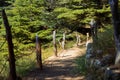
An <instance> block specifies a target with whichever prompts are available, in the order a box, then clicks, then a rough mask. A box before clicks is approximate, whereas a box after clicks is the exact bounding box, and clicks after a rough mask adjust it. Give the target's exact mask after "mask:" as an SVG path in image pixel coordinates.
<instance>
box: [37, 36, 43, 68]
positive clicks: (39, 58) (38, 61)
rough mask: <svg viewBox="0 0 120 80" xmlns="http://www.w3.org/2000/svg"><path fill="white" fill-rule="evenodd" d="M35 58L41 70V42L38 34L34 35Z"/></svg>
mask: <svg viewBox="0 0 120 80" xmlns="http://www.w3.org/2000/svg"><path fill="white" fill-rule="evenodd" d="M36 58H37V64H38V66H39V68H40V70H42V52H41V43H40V41H39V37H38V35H36Z"/></svg>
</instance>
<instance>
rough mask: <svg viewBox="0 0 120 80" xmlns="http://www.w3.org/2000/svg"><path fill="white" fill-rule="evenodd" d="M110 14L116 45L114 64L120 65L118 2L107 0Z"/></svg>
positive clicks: (116, 0)
mask: <svg viewBox="0 0 120 80" xmlns="http://www.w3.org/2000/svg"><path fill="white" fill-rule="evenodd" d="M109 3H110V7H111V13H112V21H113V27H114V39H115V44H116V52H117V54H116V59H115V64H120V26H119V25H120V21H119V14H118V0H109Z"/></svg>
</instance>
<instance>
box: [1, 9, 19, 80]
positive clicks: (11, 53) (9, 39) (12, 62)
mask: <svg viewBox="0 0 120 80" xmlns="http://www.w3.org/2000/svg"><path fill="white" fill-rule="evenodd" d="M2 18H3V22H4V26H5V29H6V38H7V42H8V50H9V67H10V72H9V80H16V79H17V76H16V67H15V55H14V51H13V43H12V34H11V28H10V26H9V23H8V19H7V15H6V13H5V10H4V9H3V10H2Z"/></svg>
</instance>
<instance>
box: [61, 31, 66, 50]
mask: <svg viewBox="0 0 120 80" xmlns="http://www.w3.org/2000/svg"><path fill="white" fill-rule="evenodd" d="M65 37H66V32H64V33H63V41H62V48H63V49H65Z"/></svg>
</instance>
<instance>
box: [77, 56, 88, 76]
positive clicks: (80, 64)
mask: <svg viewBox="0 0 120 80" xmlns="http://www.w3.org/2000/svg"><path fill="white" fill-rule="evenodd" d="M76 64H77V67H76V71H77V72H78V73H81V74H83V75H85V74H86V73H87V68H86V63H85V56H81V57H79V58H77V59H76Z"/></svg>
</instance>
